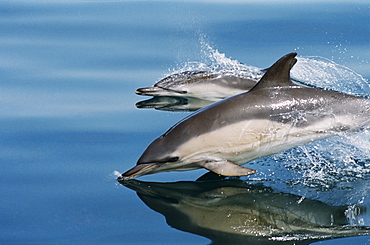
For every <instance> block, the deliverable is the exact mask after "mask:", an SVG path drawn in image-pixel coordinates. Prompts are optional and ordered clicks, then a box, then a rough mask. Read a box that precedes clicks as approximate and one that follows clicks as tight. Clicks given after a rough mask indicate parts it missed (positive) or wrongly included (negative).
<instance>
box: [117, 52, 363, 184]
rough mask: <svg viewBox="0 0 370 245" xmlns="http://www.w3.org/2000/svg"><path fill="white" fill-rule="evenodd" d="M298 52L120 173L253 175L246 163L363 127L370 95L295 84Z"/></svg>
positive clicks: (192, 118)
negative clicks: (199, 171) (202, 171)
mask: <svg viewBox="0 0 370 245" xmlns="http://www.w3.org/2000/svg"><path fill="white" fill-rule="evenodd" d="M296 55H297V54H296V53H290V54H287V55H285V56H284V57H282V58H280V59H279V60H278V61H277V62H276V63H275V64H274V65H273V66H272V67H270V68H269V69H268V71H267V72H266V73H265V75H264V76H263V77H262V78H261V80H260V81H259V82H258V83H257V84H256V85H255V86H254V87H253V88H252V89H251V90H250V91H249V92H246V93H242V94H239V95H236V96H233V97H229V98H227V99H224V100H221V101H219V102H215V103H213V104H211V105H209V106H206V107H204V108H202V109H200V110H198V111H196V112H194V113H193V114H191V115H189V116H188V117H186V118H184V119H183V120H181V121H180V122H178V123H176V124H175V125H174V126H172V127H171V128H170V129H169V130H168V131H167V132H165V133H164V134H163V135H161V136H159V137H158V138H157V139H155V140H154V141H153V142H152V143H151V144H150V145H149V146H148V147H147V149H146V150H145V151H144V153H143V154H142V155H141V157H140V158H139V160H138V161H137V165H136V166H135V167H133V168H132V169H130V170H128V171H127V172H125V173H123V174H122V176H121V177H120V178H122V179H131V178H136V177H139V176H142V175H147V174H153V173H158V172H164V171H173V170H191V169H198V168H205V169H208V170H210V171H212V172H214V173H216V174H219V175H223V176H247V175H251V174H254V173H256V170H254V169H250V168H247V167H241V166H240V165H242V164H245V163H247V162H249V161H252V160H254V159H257V158H261V157H264V156H268V155H272V154H275V153H278V152H281V151H284V150H287V149H290V148H293V147H296V146H299V145H302V144H306V143H309V142H312V141H315V140H320V139H324V138H327V137H330V136H334V135H338V134H340V133H342V132H343V131H349V130H358V129H359V128H361V127H363V126H366V124H367V123H368V122H369V121H370V100H369V99H367V98H363V97H357V96H352V95H348V94H343V93H339V92H335V91H327V90H322V89H316V88H310V87H304V86H301V85H297V84H294V83H293V82H292V81H291V79H290V70H291V68H292V67H293V66H294V64H295V63H296V61H297V60H296V58H295V57H296Z"/></svg>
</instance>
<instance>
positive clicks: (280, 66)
mask: <svg viewBox="0 0 370 245" xmlns="http://www.w3.org/2000/svg"><path fill="white" fill-rule="evenodd" d="M296 55H297V53H290V54H287V55H285V56H283V57H281V58H280V59H279V60H278V61H276V62H275V64H273V65H272V66H271V67H270V68H269V69H268V70H267V72H266V73H265V75H264V76H263V77H262V78H261V80H260V81H259V82H258V83H257V84H256V85H255V86H254V87H253V88H252V89H251V90H255V89H261V88H268V87H279V86H291V85H294V83H292V81H291V80H290V69H292V67H293V66H294V65H295V63H296V62H297V59H296V58H295V56H296Z"/></svg>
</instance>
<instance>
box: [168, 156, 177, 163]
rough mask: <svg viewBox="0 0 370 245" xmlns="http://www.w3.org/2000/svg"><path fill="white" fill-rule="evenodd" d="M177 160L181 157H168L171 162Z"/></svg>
mask: <svg viewBox="0 0 370 245" xmlns="http://www.w3.org/2000/svg"><path fill="white" fill-rule="evenodd" d="M177 160H179V157H171V158H170V159H168V161H169V162H176V161H177Z"/></svg>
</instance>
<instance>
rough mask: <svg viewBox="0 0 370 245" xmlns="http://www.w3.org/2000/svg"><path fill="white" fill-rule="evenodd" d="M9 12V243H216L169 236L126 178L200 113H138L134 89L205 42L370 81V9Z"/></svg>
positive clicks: (4, 10)
mask: <svg viewBox="0 0 370 245" xmlns="http://www.w3.org/2000/svg"><path fill="white" fill-rule="evenodd" d="M225 2H226V1H225ZM0 5H1V8H0V74H1V80H0V126H1V132H0V163H1V169H2V170H1V172H0V183H1V189H0V196H1V201H0V205H1V211H0V216H1V219H0V243H1V244H111V243H120V244H121V243H122V244H209V243H210V241H209V240H208V239H206V238H203V237H200V236H197V235H193V234H189V233H185V232H182V231H179V230H176V229H173V228H171V227H169V226H168V225H167V224H166V222H165V220H164V217H163V216H162V215H160V214H158V213H156V212H154V211H152V210H150V209H149V208H148V207H147V206H146V205H145V204H144V203H142V202H141V201H140V200H139V199H138V198H137V196H136V194H135V192H133V191H132V190H129V189H127V188H125V187H123V186H121V185H118V184H117V181H116V176H115V175H114V174H113V171H119V172H124V171H126V170H127V169H129V168H130V167H132V166H133V165H134V164H135V163H136V160H137V158H138V157H139V156H140V154H141V153H142V151H143V150H144V149H145V147H146V146H147V145H148V143H150V142H151V141H152V140H153V139H154V138H155V137H157V136H158V135H160V134H161V133H163V132H164V131H165V130H167V129H168V128H169V127H170V126H171V125H173V124H174V123H175V122H176V121H178V120H179V119H181V118H182V117H184V116H185V115H187V114H186V113H183V112H178V113H170V112H163V111H155V110H139V109H137V108H136V107H135V103H136V102H137V101H139V100H142V99H143V98H142V97H139V96H137V95H135V93H134V91H135V89H136V88H138V87H143V86H149V85H151V84H153V83H154V82H156V81H157V80H158V79H159V78H161V77H163V75H164V74H166V73H169V72H170V71H171V70H173V69H176V68H178V67H181V65H182V64H183V63H184V62H186V61H202V60H204V59H206V58H207V57H205V56H204V53H203V52H202V47H201V44H200V38H202V39H204V40H206V41H207V42H208V43H209V44H210V45H211V46H212V47H214V48H217V49H218V50H219V51H220V52H222V53H225V54H226V56H228V57H232V58H233V59H236V60H239V61H241V62H243V63H245V64H250V65H254V66H257V67H262V68H265V67H269V66H270V65H271V64H272V63H273V62H274V61H275V60H277V59H278V58H279V57H281V56H282V55H284V54H286V53H289V52H292V51H296V52H298V54H299V55H310V56H311V55H314V56H315V55H318V56H322V57H326V58H329V59H332V60H333V61H335V62H337V63H339V64H341V65H345V66H346V67H349V68H350V69H352V70H354V71H356V72H357V73H359V74H361V75H362V76H364V77H365V78H367V79H369V78H370V65H369V60H370V52H369V43H370V27H369V25H370V24H369V23H370V22H369V3H368V1H348V2H346V1H342V2H341V1H339V2H338V1H314V2H308V1H307V2H301V1H299V2H294V3H293V1H292V2H289V1H287V2H283V3H280V2H279V3H277V2H276V3H275V2H274V1H271V2H258V3H255V2H248V1H245V2H244V1H240V2H232V3H224V2H222V1H221V2H215V3H212V2H208V1H204V2H202V1H200V2H196V1H194V2H193V1H178V2H177V1H172V2H170V1H168V2H167V1H163V2H162V1H158V2H157V1H150V2H149V1H112V2H107V1H33V2H32V3H31V2H27V1H0ZM203 173H205V171H204V170H196V171H190V172H183V173H165V174H158V175H153V176H145V177H143V178H142V180H150V181H177V180H195V179H196V178H197V177H199V176H200V175H202V174H203ZM369 239H370V238H369V236H366V237H353V238H345V239H338V240H332V241H325V242H319V244H366V243H367V244H369Z"/></svg>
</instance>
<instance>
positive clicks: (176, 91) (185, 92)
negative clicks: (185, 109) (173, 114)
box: [156, 86, 188, 94]
mask: <svg viewBox="0 0 370 245" xmlns="http://www.w3.org/2000/svg"><path fill="white" fill-rule="evenodd" d="M156 87H158V88H161V89H163V90H167V91H171V92H174V93H178V94H187V93H188V92H187V91H179V90H174V89H170V88H165V87H162V86H156Z"/></svg>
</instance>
